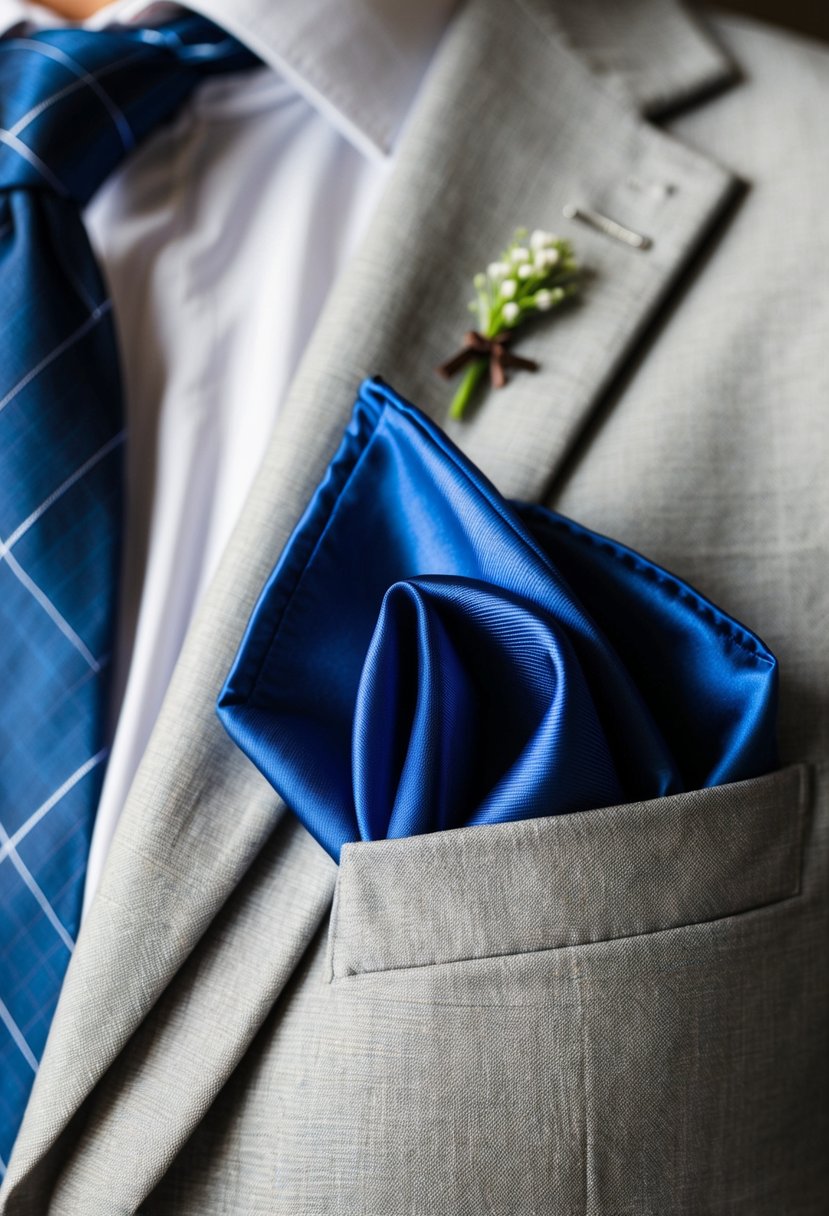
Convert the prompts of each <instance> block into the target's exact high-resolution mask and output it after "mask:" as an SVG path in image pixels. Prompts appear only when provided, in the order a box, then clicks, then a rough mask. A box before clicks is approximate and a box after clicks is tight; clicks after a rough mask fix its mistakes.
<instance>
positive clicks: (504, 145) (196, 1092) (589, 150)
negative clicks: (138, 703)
mask: <svg viewBox="0 0 829 1216" xmlns="http://www.w3.org/2000/svg"><path fill="white" fill-rule="evenodd" d="M213 4H214V12H215V15H216V17H217V18H218V19H219V20H223V21H225V23H226V24H228V25H229V26H230V27H231V28H233V29H235V30H236V31H238V32H241V33H242V34H243V35H244V34H245V33H246V32H247V33H251V32H253V33H255V34H256V35H257V36H258V37H259V39H260V41H261V42H264V40H265V38H266V35H267V29H266V28H265V27H266V26H267V23H268V21H270V20H274V21H276V20H280V21H290V20H294V19H296V20H301V11H302V7H303V6H288V5H283V6H278V8H275V10H274V11H273V13H272V15H271V16H267V17H261V18H260V22H261V28H259V29H257V30H255V31H250V30H248V29H247V27H246V26H245V21H246V17H245V9H244V8H243V6H242V4H241V2H239V3H238V4H237V0H213ZM208 7H209V6H208ZM711 27H712V28H711V29H709V31H708V32H706V31H704V30H703V29H702V28H701V27H699V26H698V25H697V24H696V23H695V21H693V20H692V19H691V17H689V16H688V15H687V14H686V13H685V12H684V11H683V10H681V9H680V8H678V7H676V6H675V5H674V4H673V3H669V2H668V0H636V2H635V3H630V4H625V5H614V4H613V3H612V2H611V0H589V2H588V0H468V3H467V4H466V5H465V6H463V7H462V8H461V10H460V11H459V13H458V15H457V17H456V19H455V20H454V22H453V24H452V27H451V28H450V30H449V32H448V34H447V36H446V38H445V40H444V42H443V43H442V45H441V48H440V50H439V53H438V56H437V59H436V61H435V63H434V65H433V67H432V69H431V71H430V73H429V76H428V79H427V81H426V83H425V86H424V88H423V89H422V91H421V94H420V97H419V100H418V102H417V105H416V111H415V113H414V116H413V118H412V119H411V121H410V123H409V125H408V128H407V130H406V133H405V137H404V142H403V145H402V147H401V150H400V153H399V163H398V166H397V168H396V171H395V173H394V176H393V178H392V180H391V182H390V184H389V186H388V188H387V190H386V193H385V195H384V197H383V200H382V202H381V204H380V208H379V212H378V214H377V216H376V219H375V220H374V223H373V225H372V228H371V231H370V233H369V235H368V238H367V239H366V241H365V243H364V245H363V246H362V249H361V251H360V252H359V254H358V256H357V257H356V258H355V259H354V261H353V262H352V263H351V264H350V266H349V267H348V269H347V271H346V273H345V274H344V275H343V277H342V279H341V280H340V281H339V282H338V283H337V284H336V286H335V289H334V291H333V294H332V296H331V299H330V302H329V304H328V306H327V309H326V311H325V313H324V316H323V318H322V320H321V321H320V323H319V326H318V329H317V332H316V334H315V336H314V339H313V341H312V343H311V346H310V348H309V350H308V352H307V356H306V358H305V360H304V363H303V365H302V367H301V369H300V372H299V374H298V376H297V378H296V381H295V384H294V386H293V389H292V392H291V394H290V399H289V402H288V404H287V406H286V408H285V410H284V413H283V415H282V417H281V419H280V422H279V424H278V427H277V430H276V433H275V434H274V436H273V441H272V443H271V445H270V447H269V450H268V452H267V456H266V458H265V460H264V464H263V467H262V471H261V474H260V476H259V478H258V481H257V483H256V486H255V489H254V491H253V493H252V495H251V497H250V500H249V502H248V504H247V507H246V510H245V512H244V516H243V518H242V520H241V523H240V524H239V526H238V529H237V531H236V534H235V537H234V539H233V541H232V543H231V545H230V547H229V549H228V552H227V554H226V556H225V559H224V563H223V565H222V568H221V570H220V573H219V575H218V577H217V578H216V580H215V584H214V585H213V587H212V590H211V591H210V593H209V596H208V598H207V600H206V602H205V604H204V607H203V609H202V611H201V613H200V615H199V617H198V619H197V621H196V623H195V625H194V626H193V628H192V631H191V634H190V637H189V639H188V641H187V643H186V646H185V649H184V652H183V654H182V657H181V661H180V663H179V666H178V670H177V674H176V676H175V679H174V682H173V685H172V687H171V690H170V693H169V696H168V698H167V702H166V707H165V709H164V712H163V714H162V717H161V719H160V721H159V723H158V727H157V729H156V731H155V733H154V735H153V738H152V741H151V744H150V746H149V748H148V751H147V754H146V757H145V760H144V762H143V765H142V768H141V771H140V773H139V776H138V778H137V780H136V782H135V785H134V788H133V790H132V792H131V795H130V798H129V802H128V805H127V807H126V810H125V812H124V816H123V819H122V822H121V824H120V827H119V830H118V833H117V836H116V839H115V842H114V845H113V849H112V853H111V856H110V859H109V861H108V866H107V870H106V873H105V876H104V881H103V884H102V886H101V889H100V893H99V894H98V896H97V898H96V900H95V902H94V905H93V907H92V910H91V914H90V916H89V918H88V920H87V922H86V924H85V927H84V929H83V931H82V933H81V935H80V940H79V942H78V947H77V952H76V954H75V957H74V960H73V962H72V965H71V967H70V970H69V974H68V977H67V981H66V986H65V989H64V992H63V996H62V999H61V1003H60V1007H59V1009H58V1013H57V1016H56V1019H55V1023H54V1027H53V1031H52V1034H51V1037H50V1040H49V1043H48V1046H47V1049H46V1054H45V1057H44V1060H43V1063H42V1066H41V1070H40V1074H39V1076H38V1079H37V1082H36V1085H35V1090H34V1094H33V1097H32V1101H31V1103H30V1106H29V1109H28V1112H27V1115H26V1119H25V1121H24V1124H23V1128H22V1131H21V1134H20V1138H19V1141H18V1144H17V1147H16V1151H15V1153H14V1156H13V1159H12V1161H11V1163H10V1169H9V1172H8V1176H7V1180H6V1184H5V1187H4V1191H3V1199H2V1202H0V1212H2V1214H3V1216H34V1214H37V1216H45V1214H48V1216H53V1214H54V1216H58V1214H61V1216H64V1214H65V1216H99V1214H109V1213H112V1214H113V1216H114V1214H115V1213H118V1214H124V1216H125V1214H126V1213H137V1212H141V1213H144V1214H145V1216H162V1214H168V1213H169V1214H171V1216H172V1214H173V1213H175V1216H187V1214H190V1213H192V1214H193V1216H196V1214H198V1216H213V1214H215V1216H219V1213H234V1214H237V1213H280V1214H281V1213H284V1214H285V1216H288V1214H291V1216H294V1214H305V1213H307V1214H321V1213H341V1214H348V1216H351V1214H355V1216H356V1214H357V1213H361V1214H372V1216H373V1214H377V1216H381V1214H382V1216H392V1214H395V1213H401V1214H403V1213H406V1214H410V1213H424V1214H426V1213H450V1212H451V1213H455V1214H464V1216H465V1214H469V1216H473V1214H474V1216H477V1214H481V1213H484V1212H487V1213H489V1212H493V1213H499V1214H503V1213H520V1214H522V1216H523V1214H529V1213H544V1214H545V1216H546V1214H548V1213H549V1214H552V1213H555V1214H556V1216H564V1214H565V1213H566V1214H568V1216H570V1214H576V1213H578V1214H579V1216H581V1214H590V1216H599V1214H601V1216H609V1214H610V1213H612V1214H613V1216H620V1214H621V1213H631V1214H636V1216H644V1214H646V1213H652V1214H653V1216H666V1214H667V1213H672V1214H675V1213H688V1214H692V1213H693V1216H700V1214H702V1213H718V1214H719V1213H722V1214H725V1213H728V1214H729V1216H735V1214H738V1213H740V1214H742V1213H744V1214H745V1216H765V1214H768V1216H780V1213H782V1212H785V1213H787V1214H794V1213H798V1214H802V1216H806V1214H813V1213H814V1214H815V1216H817V1214H818V1213H824V1212H825V1211H826V1209H827V1205H829V1154H827V1151H826V1149H827V1143H829V1126H828V1125H827V1114H828V1113H829V1084H827V1082H828V1081H829V1076H827V1072H829V1068H828V1063H829V1061H828V1059H827V1057H828V1055H829V1036H828V1035H827V1025H828V1024H829V991H827V957H826V956H827V945H826V944H827V940H829V934H827V910H829V874H828V873H827V867H828V859H829V850H827V829H829V806H827V795H829V771H827V757H829V749H827V733H828V732H829V694H827V689H829V670H827V668H828V667H829V648H828V647H827V643H826V632H827V617H828V616H829V598H828V597H827V590H828V589H829V588H827V577H826V571H827V549H829V526H827V519H829V510H827V507H828V506H829V479H827V477H826V468H827V438H828V437H829V414H827V409H826V401H827V396H828V395H829V360H827V358H826V334H827V333H829V291H827V287H826V276H825V266H826V265H827V263H828V262H829V212H827V209H826V205H825V199H826V194H827V188H829V170H828V169H827V165H829V126H827V123H826V121H825V116H826V112H827V106H829V58H827V55H826V53H825V52H824V51H822V50H820V49H819V48H817V47H816V46H813V45H810V44H809V43H807V42H805V41H799V40H798V39H796V38H793V37H790V36H787V35H782V34H773V33H771V32H770V31H769V30H766V29H764V28H762V27H760V26H758V25H754V24H752V23H750V22H748V21H744V20H738V19H733V18H728V19H726V18H719V17H716V18H713V19H712V21H711ZM568 203H575V204H577V205H581V206H587V207H593V208H595V209H597V210H598V211H600V212H602V213H604V214H606V215H609V216H611V217H613V218H614V219H615V220H617V221H619V222H621V223H623V224H626V225H629V226H630V227H631V228H632V229H635V230H637V231H639V232H642V233H645V234H647V235H648V236H649V237H650V238H652V245H651V247H650V248H649V249H648V250H637V249H635V248H632V247H630V246H629V245H626V244H624V243H622V242H620V241H618V240H616V239H614V238H612V237H609V236H607V235H606V234H604V233H602V232H598V231H594V230H592V229H591V228H589V227H587V226H585V225H579V224H578V223H577V222H576V221H569V220H566V219H564V218H562V209H563V208H564V207H565V206H566V205H567V204H568ZM522 223H523V224H527V225H528V226H530V227H533V226H540V227H544V228H553V229H558V230H559V231H560V232H563V233H565V234H566V235H568V236H571V237H572V238H573V239H574V241H575V242H576V244H577V248H578V250H579V252H580V255H581V258H582V260H583V261H584V262H586V263H587V264H588V266H589V267H590V271H591V275H590V282H589V285H588V288H587V290H586V292H585V293H584V298H583V302H582V303H581V305H580V306H578V307H575V308H573V309H571V310H569V311H568V312H566V313H562V314H561V315H560V316H558V317H557V319H556V321H555V323H554V324H550V325H549V326H538V327H537V328H536V329H535V330H534V331H533V333H532V335H531V336H530V335H529V334H528V335H527V337H526V339H523V338H522V344H521V346H522V351H524V352H525V353H527V354H531V355H533V356H534V357H537V358H538V359H539V360H540V362H541V370H540V371H539V372H538V374H537V375H535V376H530V375H523V376H521V375H517V376H515V378H514V379H513V380H512V382H511V383H510V385H509V386H508V388H507V389H505V390H504V391H502V392H498V393H494V392H490V393H489V394H488V395H487V394H485V397H484V400H483V401H481V403H480V405H479V408H478V409H477V410H476V411H474V412H473V414H472V415H471V417H470V418H469V420H468V421H467V422H464V423H462V424H458V425H456V426H455V427H454V428H453V429H452V430H451V433H452V435H453V438H455V439H456V441H457V442H458V443H459V444H460V445H461V446H462V447H463V448H464V450H465V451H466V452H467V453H468V454H469V455H470V456H471V457H472V459H473V460H475V461H476V462H477V463H478V464H479V465H480V466H481V467H482V468H483V469H484V471H485V472H486V473H487V474H488V475H489V476H490V477H491V478H492V479H493V480H494V481H495V483H496V485H497V486H498V487H499V488H500V489H501V490H502V491H503V492H505V493H506V494H507V495H512V496H517V497H523V498H535V499H542V500H544V501H547V502H548V503H550V504H551V505H555V506H556V508H558V509H560V510H562V511H564V512H565V513H567V514H570V515H572V516H574V517H576V518H578V519H580V520H582V521H583V522H585V523H587V524H588V525H590V526H592V527H595V528H597V529H599V530H602V531H606V532H609V533H611V534H612V535H614V536H617V537H618V538H619V539H621V540H623V541H624V542H626V543H628V544H631V545H633V546H634V547H638V548H640V549H642V550H643V551H645V552H647V554H648V555H649V556H650V557H652V558H654V559H655V560H657V561H659V562H660V563H663V564H664V565H666V566H668V567H669V568H672V569H674V570H675V571H676V572H677V573H679V574H681V575H682V576H684V577H686V578H687V579H689V580H691V581H692V582H694V583H695V584H696V585H697V586H698V587H699V588H700V590H702V591H703V592H704V593H706V594H708V595H709V596H711V597H712V598H714V599H715V600H717V601H718V602H719V603H720V604H721V605H722V606H723V607H724V608H725V609H727V610H728V611H729V612H731V613H733V614H735V615H736V616H737V617H739V618H742V619H743V620H744V621H745V622H746V624H748V625H749V626H751V627H752V628H754V629H756V630H757V631H758V632H759V633H760V634H761V636H763V637H764V638H765V639H766V641H767V642H768V643H769V644H770V646H771V647H772V649H774V650H775V651H776V653H777V656H778V658H779V661H780V666H781V671H782V722H781V734H782V751H783V757H784V767H783V768H782V769H781V771H779V772H778V773H775V774H773V775H770V776H767V777H763V778H760V779H758V780H754V781H751V782H747V783H741V784H739V785H732V786H724V787H719V788H715V789H708V790H705V791H703V792H699V793H689V794H684V795H679V796H674V797H668V798H665V799H659V800H657V801H655V802H649V803H641V804H635V805H625V806H622V807H616V808H610V809H606V810H601V811H595V812H587V813H584V814H580V815H565V816H561V817H557V818H556V817H551V818H548V819H541V820H537V821H533V822H531V823H508V824H503V825H500V826H498V827H493V828H488V829H486V830H485V831H484V830H482V829H475V828H473V829H468V830H463V831H461V832H452V833H436V834H435V835H433V836H427V837H420V838H414V839H411V840H402V841H391V842H376V843H364V844H357V845H353V846H349V847H348V848H347V849H346V851H345V854H344V859H343V863H342V865H341V867H340V868H339V870H338V869H337V867H336V866H335V865H334V864H333V862H332V861H331V859H330V858H329V857H328V856H327V855H326V854H325V853H324V852H323V851H322V849H320V848H319V847H318V846H317V845H316V844H315V843H314V841H313V840H312V839H311V838H310V837H309V836H308V834H307V833H306V832H305V830H304V829H303V828H302V827H301V826H300V825H299V823H298V822H297V821H296V820H295V819H294V817H293V816H292V815H291V814H290V812H288V811H287V810H286V809H285V807H284V806H283V805H282V804H281V803H280V801H279V799H278V797H277V796H276V795H275V793H274V792H273V791H272V790H271V788H270V787H269V786H268V785H267V784H266V783H265V781H264V780H263V779H262V778H261V777H260V776H259V774H258V773H257V772H256V770H255V769H254V768H253V766H252V765H251V764H250V763H249V762H248V761H247V759H246V758H245V757H244V756H243V755H242V754H241V753H240V752H239V751H238V750H237V749H236V748H235V747H234V746H233V744H232V743H231V742H230V740H229V739H228V738H227V736H226V735H225V734H224V732H223V731H222V729H221V727H220V725H219V723H218V721H217V719H216V714H215V708H214V707H215V701H216V695H217V692H218V690H219V688H220V686H221V684H222V681H223V679H224V676H225V674H226V672H227V670H228V668H229V665H230V663H231V660H232V657H233V655H234V652H235V650H236V648H237V645H238V643H239V640H240V637H241V634H242V631H243V628H244V625H245V623H246V620H247V618H248V614H249V611H250V609H251V607H252V604H253V602H254V600H255V598H256V596H257V594H258V592H259V590H260V588H261V586H262V584H263V582H264V580H265V578H266V576H267V574H268V573H269V571H270V569H271V567H272V565H273V563H274V562H275V559H276V558H277V556H278V554H279V552H280V550H281V548H282V546H283V544H284V542H285V540H286V538H287V536H288V535H289V533H290V530H291V528H292V527H293V525H294V524H295V522H296V520H297V518H298V517H299V514H300V513H301V511H302V509H303V507H304V505H305V503H306V501H307V500H308V498H309V496H310V493H311V491H312V489H313V487H314V486H315V484H316V482H317V480H318V479H319V477H320V475H321V473H322V472H323V470H324V467H325V465H326V462H327V460H328V459H329V458H330V456H331V454H332V452H333V451H334V449H335V447H336V445H337V442H338V440H339V437H340V435H341V432H342V428H343V426H344V423H345V420H346V418H347V416H348V414H349V411H350V408H351V404H352V400H353V397H354V393H355V389H356V386H357V384H358V383H359V381H360V379H361V378H362V377H363V376H364V375H367V374H371V373H379V374H380V375H382V376H383V377H384V378H385V379H387V380H388V381H389V382H391V383H392V384H393V385H394V386H395V387H396V388H397V389H398V390H399V391H400V392H402V393H404V394H405V395H406V396H408V397H409V398H410V399H412V400H414V401H415V402H417V403H418V404H419V405H421V406H422V407H423V408H425V409H426V410H427V411H428V412H429V413H431V414H432V416H434V417H435V418H437V419H441V420H442V419H444V418H445V409H446V404H447V389H446V386H445V385H443V384H442V382H440V381H439V380H437V379H436V378H435V376H434V373H433V370H432V369H433V367H434V365H435V364H436V363H438V362H439V361H440V360H441V359H442V358H444V357H445V356H446V355H447V354H448V353H450V351H451V349H452V348H453V346H454V345H455V344H456V341H457V337H458V332H459V329H462V328H463V326H464V322H463V318H464V316H465V307H466V301H467V298H468V292H469V278H470V275H471V273H472V272H473V271H474V270H475V269H477V268H478V266H479V265H480V264H481V263H482V262H485V261H486V260H487V258H488V257H491V256H492V255H493V253H494V252H495V251H496V250H497V249H498V248H500V247H501V245H502V244H503V243H504V241H505V240H506V239H508V237H509V235H510V234H511V232H512V229H513V228H514V227H515V226H516V225H517V224H522ZM274 323H275V324H276V323H277V322H276V320H275V322H274ZM354 577H355V578H358V577H359V571H355V572H354ZM332 899H333V908H332Z"/></svg>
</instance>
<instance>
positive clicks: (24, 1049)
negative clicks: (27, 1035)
mask: <svg viewBox="0 0 829 1216" xmlns="http://www.w3.org/2000/svg"><path fill="white" fill-rule="evenodd" d="M0 1021H2V1022H3V1023H4V1024H5V1027H6V1030H8V1032H9V1034H10V1035H11V1037H12V1038H13V1039H14V1041H15V1043H16V1045H17V1047H18V1048H19V1050H20V1054H21V1055H22V1056H23V1059H24V1060H25V1061H26V1063H27V1064H28V1065H29V1067H30V1068H31V1070H32V1072H37V1060H36V1059H35V1057H34V1053H33V1052H32V1049H31V1047H30V1046H29V1044H28V1043H27V1042H26V1040H25V1039H24V1038H23V1032H22V1031H21V1029H20V1027H19V1026H18V1024H17V1022H15V1020H14V1018H13V1017H12V1015H11V1014H10V1013H9V1011H8V1009H7V1008H6V1006H5V1004H4V1003H3V1001H2V1000H0Z"/></svg>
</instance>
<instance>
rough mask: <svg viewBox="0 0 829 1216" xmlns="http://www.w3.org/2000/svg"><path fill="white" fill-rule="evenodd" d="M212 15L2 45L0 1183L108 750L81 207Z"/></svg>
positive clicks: (101, 526) (101, 528)
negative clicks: (147, 26)
mask: <svg viewBox="0 0 829 1216" xmlns="http://www.w3.org/2000/svg"><path fill="white" fill-rule="evenodd" d="M256 62H257V61H256V59H255V58H254V56H253V55H252V54H251V53H250V52H248V51H247V50H245V49H244V48H243V47H242V46H240V44H239V43H237V42H235V41H234V40H233V39H231V38H229V37H228V36H227V35H226V34H224V32H223V31H221V30H219V29H218V28H217V27H216V26H214V25H212V24H211V23H210V22H208V21H206V20H204V19H203V18H201V17H196V16H193V15H191V14H185V15H184V16H182V17H181V18H179V19H176V20H175V21H173V22H171V23H169V24H167V25H164V26H162V27H161V28H159V29H139V28H134V27H128V26H117V27H116V26H112V27H109V28H108V29H106V30H99V31H91V30H85V29H80V28H65V29H59V30H44V31H41V32H38V33H34V34H32V35H30V36H25V37H9V38H5V39H2V40H0V681H2V683H0V696H2V701H0V1178H2V1175H3V1173H4V1172H5V1163H6V1162H7V1161H8V1158H9V1154H10V1152H11V1148H12V1144H13V1143H14V1139H15V1136H16V1134H17V1130H18V1126H19V1124H20V1120H21V1118H22V1115H23V1111H24V1108H25V1105H26V1101H27V1099H28V1096H29V1091H30V1089H31V1087H32V1083H33V1080H34V1076H35V1072H36V1070H37V1065H38V1061H39V1059H40V1057H41V1054H42V1052H43V1048H44V1045H45V1042H46V1036H47V1033H48V1030H49V1025H50V1023H51V1020H52V1016H53V1013H54V1010H55V1006H56V1004H57V999H58V994H59V992H60V988H61V984H62V981H63V977H64V973H65V971H66V967H67V965H68V963H69V958H70V955H71V952H72V948H73V945H74V940H75V936H76V933H77V930H78V923H79V916H80V909H81V899H82V895H83V883H84V877H85V871H86V863H87V854H88V850H89V842H90V836H91V831H92V824H93V819H94V815H95V808H96V805H97V800H98V795H99V792H100V787H101V781H102V778H103V771H104V763H105V759H106V754H107V753H106V708H107V705H106V699H107V698H106V694H107V679H106V676H107V670H108V667H109V662H110V651H111V647H112V643H113V625H114V617H115V591H116V582H117V567H118V549H119V533H120V511H121V497H122V485H121V482H122V460H121V456H122V445H123V440H124V430H123V421H122V412H121V391H120V383H119V374H118V358H117V350H116V342H115V331H114V327H113V321H112V313H111V304H110V300H109V299H108V297H107V292H106V287H105V285H104V283H103V281H102V279H101V276H100V273H99V271H98V268H97V266H96V263H95V259H94V256H93V253H92V250H91V248H90V245H89V241H88V239H87V236H86V233H85V231H84V228H83V224H82V219H81V208H82V207H83V206H84V204H86V203H87V202H88V201H89V199H90V198H91V197H92V195H93V194H94V193H95V191H96V190H97V189H98V187H99V186H100V185H101V183H102V182H103V181H104V179H105V178H106V177H107V176H108V174H109V173H111V172H112V171H113V170H114V169H115V168H116V166H117V165H118V164H119V163H120V162H121V160H122V159H123V158H124V157H125V156H126V155H127V153H129V152H130V151H131V150H132V149H133V148H134V147H135V146H136V145H137V144H138V143H139V142H140V141H141V140H142V139H143V138H144V137H145V136H146V135H148V134H150V132H151V131H153V130H154V129H155V128H156V127H157V126H158V125H159V124H161V123H163V122H164V121H165V120H167V119H170V118H171V117H172V116H173V115H174V114H175V112H176V111H177V109H178V107H179V106H180V105H181V104H182V103H183V102H184V101H185V100H186V98H187V97H188V96H189V94H190V92H191V91H192V90H193V89H194V88H195V86H196V85H197V84H198V83H199V81H200V80H201V79H203V77H204V75H205V74H210V73H219V72H227V71H234V70H240V69H243V68H247V67H250V66H252V65H253V64H255V63H256Z"/></svg>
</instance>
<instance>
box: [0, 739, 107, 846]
mask: <svg viewBox="0 0 829 1216" xmlns="http://www.w3.org/2000/svg"><path fill="white" fill-rule="evenodd" d="M106 756H107V749H106V748H102V749H101V751H99V752H98V753H97V754H96V755H94V756H92V758H91V759H89V760H87V761H85V762H84V763H83V764H82V765H81V766H80V768H77V769H75V771H74V773H72V775H71V776H70V777H67V778H66V780H65V781H64V783H63V785H61V786H59V788H58V789H56V790H55V792H54V794H50V795H49V797H48V798H47V799H46V801H45V802H42V803H41V804H40V806H39V807H38V808H37V810H36V811H33V812H32V814H31V815H30V816H29V818H28V819H27V820H26V821H25V823H22V824H21V825H20V827H19V828H18V829H17V831H16V832H13V833H12V835H11V836H10V837H9V838H8V843H7V844H2V845H0V861H3V860H4V859H5V857H6V855H7V853H8V852H9V849H13V848H15V847H16V846H17V845H18V844H19V843H20V841H21V840H22V839H23V837H24V836H28V834H29V832H31V830H32V828H33V827H35V826H36V825H37V824H38V823H40V821H41V819H42V818H43V816H44V815H48V814H49V812H50V811H51V810H52V808H53V807H55V806H57V804H58V803H59V802H60V800H61V798H65V797H66V795H67V794H68V793H69V791H70V790H71V789H74V787H75V786H76V785H77V784H78V782H79V781H82V780H83V778H84V777H85V776H86V774H87V773H91V772H92V770H93V768H97V766H98V765H99V764H101V763H102V761H104V760H105V759H106Z"/></svg>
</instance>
